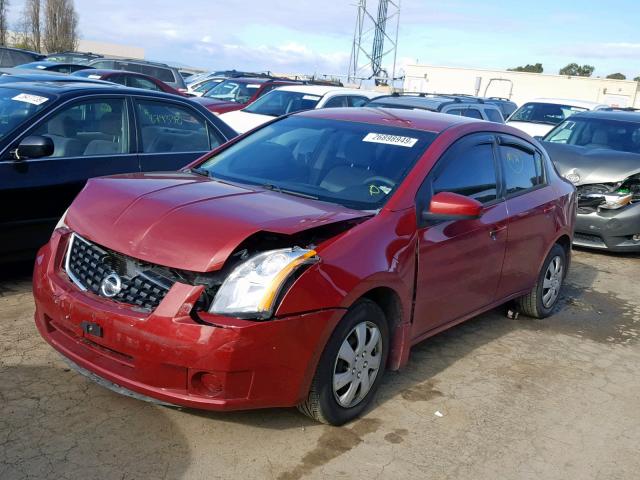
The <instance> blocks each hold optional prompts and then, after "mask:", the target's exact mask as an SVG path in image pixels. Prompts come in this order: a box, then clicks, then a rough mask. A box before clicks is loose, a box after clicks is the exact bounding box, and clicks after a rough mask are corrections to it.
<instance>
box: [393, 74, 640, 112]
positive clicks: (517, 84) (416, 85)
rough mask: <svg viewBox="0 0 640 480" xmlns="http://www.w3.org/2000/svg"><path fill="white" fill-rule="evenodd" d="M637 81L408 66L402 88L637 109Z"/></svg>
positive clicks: (410, 90)
mask: <svg viewBox="0 0 640 480" xmlns="http://www.w3.org/2000/svg"><path fill="white" fill-rule="evenodd" d="M639 85H640V84H639V83H638V82H635V81H631V80H610V79H607V78H591V77H569V76H563V75H545V74H540V73H527V72H510V71H504V70H482V69H477V68H456V67H436V66H432V65H409V66H407V67H406V68H405V80H404V85H403V88H404V91H405V92H428V93H463V94H468V95H480V96H484V97H503V98H508V99H510V100H513V101H514V102H516V103H517V104H518V105H522V104H523V103H525V102H528V101H530V100H533V99H534V98H571V99H575V100H585V101H591V102H598V103H604V104H607V105H610V106H615V107H636V108H640V94H639V92H638V87H639Z"/></svg>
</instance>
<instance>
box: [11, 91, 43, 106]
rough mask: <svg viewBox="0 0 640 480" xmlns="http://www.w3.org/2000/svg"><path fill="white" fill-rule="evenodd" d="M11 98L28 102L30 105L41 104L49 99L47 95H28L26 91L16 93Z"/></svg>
mask: <svg viewBox="0 0 640 480" xmlns="http://www.w3.org/2000/svg"><path fill="white" fill-rule="evenodd" d="M11 100H16V101H17V102H24V103H30V104H31V105H42V104H43V103H45V102H48V101H49V99H48V98H47V97H40V96H39V95H30V94H28V93H21V94H19V95H16V96H15V97H13V98H12V99H11Z"/></svg>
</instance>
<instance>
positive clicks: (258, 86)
mask: <svg viewBox="0 0 640 480" xmlns="http://www.w3.org/2000/svg"><path fill="white" fill-rule="evenodd" d="M247 88H260V85H255V84H253V83H252V84H251V85H247Z"/></svg>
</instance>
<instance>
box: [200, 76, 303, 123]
mask: <svg viewBox="0 0 640 480" xmlns="http://www.w3.org/2000/svg"><path fill="white" fill-rule="evenodd" d="M301 83H302V82H299V81H295V80H282V79H274V78H252V77H246V78H245V77H243V78H229V79H227V80H224V81H223V82H220V83H218V84H217V85H216V86H215V87H213V88H212V89H211V90H209V91H208V92H206V93H204V94H203V95H202V96H201V97H199V98H194V99H193V101H194V102H198V103H200V104H202V105H204V106H205V107H206V108H207V109H208V110H210V111H212V112H213V113H216V114H218V115H220V114H222V113H227V112H233V111H235V110H242V109H243V108H244V107H246V106H247V105H249V104H250V103H253V102H255V101H256V100H257V99H258V98H260V97H261V96H262V95H264V94H265V93H268V92H270V91H271V90H273V89H274V88H277V87H284V86H285V85H300V84H301Z"/></svg>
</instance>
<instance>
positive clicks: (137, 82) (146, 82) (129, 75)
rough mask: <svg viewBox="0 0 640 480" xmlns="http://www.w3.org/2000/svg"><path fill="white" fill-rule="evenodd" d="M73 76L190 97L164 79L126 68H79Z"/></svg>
mask: <svg viewBox="0 0 640 480" xmlns="http://www.w3.org/2000/svg"><path fill="white" fill-rule="evenodd" d="M71 76H73V77H84V78H92V79H95V80H105V81H107V82H112V83H117V84H120V85H125V86H127V87H133V88H142V89H144V90H153V91H156V92H165V93H172V94H174V95H180V96H181V97H189V96H191V95H188V94H186V93H183V92H181V91H179V90H176V89H175V88H173V87H172V86H170V85H167V84H166V83H164V82H163V81H162V80H158V79H157V78H154V77H151V76H149V75H145V74H143V73H136V72H127V71H125V70H97V69H86V70H78V71H77V72H74V73H72V74H71Z"/></svg>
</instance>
